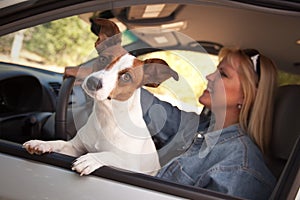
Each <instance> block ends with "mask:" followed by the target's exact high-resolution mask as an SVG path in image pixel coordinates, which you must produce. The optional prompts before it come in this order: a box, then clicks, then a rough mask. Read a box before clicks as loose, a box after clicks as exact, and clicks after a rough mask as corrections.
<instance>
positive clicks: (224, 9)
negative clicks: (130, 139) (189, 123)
mask: <svg viewBox="0 0 300 200" xmlns="http://www.w3.org/2000/svg"><path fill="white" fill-rule="evenodd" d="M0 5H1V6H0V7H1V12H0V16H1V19H0V37H1V39H0V44H1V40H2V42H3V41H4V40H3V37H5V36H6V35H7V34H11V33H14V40H17V39H18V34H21V36H20V37H25V40H26V37H27V38H28V37H31V35H30V34H29V35H28V34H27V35H26V34H25V36H24V32H22V30H23V29H28V28H30V27H35V26H38V25H39V24H46V23H49V22H51V21H55V20H58V19H63V18H68V17H71V16H79V19H80V20H81V21H84V22H85V23H86V24H88V26H87V32H89V33H86V34H87V36H88V38H89V37H90V38H91V41H94V40H95V39H96V36H95V35H93V34H92V33H91V31H90V30H89V28H90V21H89V19H90V17H92V16H100V17H105V18H109V19H113V20H115V21H116V22H118V23H120V24H123V26H125V29H124V30H127V32H126V31H124V34H123V35H124V37H125V38H126V41H127V42H126V43H125V44H124V47H125V48H126V49H127V50H128V51H129V52H130V53H132V54H133V55H136V56H139V57H140V58H145V57H147V56H150V57H151V56H153V55H155V56H156V55H157V54H155V53H161V52H171V53H169V54H172V55H173V56H174V55H175V56H178V57H179V60H180V59H181V60H185V61H187V63H188V64H189V66H190V68H188V69H187V70H185V71H186V72H187V77H186V78H185V81H186V83H187V86H186V87H187V88H188V89H187V90H186V89H183V90H185V91H190V93H191V94H189V95H191V96H195V94H194V91H195V90H194V89H193V88H196V89H197V88H201V87H203V85H205V76H206V74H208V73H210V72H211V71H212V70H214V69H215V67H216V62H217V60H216V59H217V56H216V55H217V54H218V51H219V50H220V49H221V48H222V47H223V46H235V47H241V48H256V49H259V51H261V52H263V53H264V54H266V55H267V56H268V57H270V58H272V59H273V60H274V62H275V63H276V65H277V66H278V68H279V70H280V71H281V76H280V77H282V78H281V79H280V80H281V82H282V84H285V85H291V84H293V85H300V78H299V77H300V68H299V63H300V60H299V59H300V56H299V55H300V35H299V33H300V3H298V2H297V1H272V2H268V1H244V0H236V1H230V0H221V1H214V0H211V1H203V0H189V1H179V0H177V1H176V0H170V1H158V0H149V1H147V2H144V1H130V0H117V1H113V0H95V1H91V0H90V1H89V0H87V1H84V0H66V1H57V0H50V1H39V0H36V1H16V2H14V3H10V1H2V2H0ZM147 6H148V8H147ZM151 6H152V7H151ZM147 9H148V11H149V10H150V11H149V13H147V12H146V11H147ZM151 9H152V10H151ZM155 9H156V11H155ZM153 10H154V11H153ZM157 10H159V11H157ZM74 26H75V25H74ZM80 27H82V26H80ZM83 27H84V26H83ZM45 34H46V33H45ZM52 34H59V32H58V31H57V32H54V33H52ZM89 34H90V35H89ZM16 35H17V36H16ZM82 37H83V38H84V41H83V42H82V43H80V44H77V46H78V49H79V48H80V47H81V48H88V51H89V52H90V53H88V54H84V56H82V58H81V59H78V60H76V59H75V61H76V62H75V61H74V62H71V63H62V64H61V65H65V66H67V65H69V64H70V65H74V66H75V65H81V66H88V65H92V64H93V62H94V59H95V58H96V57H97V56H95V55H94V52H93V51H94V50H93V49H94V46H93V42H90V41H88V38H86V37H84V36H83V35H82ZM23 39H24V38H23ZM45 39H46V36H45ZM52 42H53V43H54V41H52ZM48 43H50V42H48ZM59 43H63V41H58V44H59ZM73 43H75V44H76V42H75V41H72V42H71V43H68V44H69V46H65V47H61V49H64V50H65V49H67V48H68V47H70V49H71V46H72V45H73V46H74V44H73ZM39 44H40V45H42V43H39ZM84 45H87V47H85V46H84ZM2 46H4V45H2ZM75 47H76V46H75ZM15 48H16V49H17V48H18V45H17V44H16V46H15ZM28 48H29V47H28ZM53 48H54V47H53ZM0 50H1V51H2V52H9V53H10V54H9V53H8V54H9V56H11V57H12V58H11V59H10V60H9V62H8V61H7V59H5V58H4V57H3V58H2V57H1V61H2V62H0V123H1V124H0V139H1V141H0V160H1V161H0V163H1V164H0V174H1V186H0V199H99V198H101V199H116V198H126V199H141V198H143V199H238V198H236V197H232V196H228V195H225V194H222V193H218V192H214V191H210V190H206V189H202V188H195V187H190V186H185V185H179V184H175V183H170V182H166V181H163V180H160V179H158V178H155V177H150V176H147V175H143V174H137V173H132V172H126V171H120V170H116V169H113V168H109V167H103V168H100V169H98V170H96V171H95V172H94V173H93V174H92V175H90V176H87V177H79V175H78V174H76V173H75V172H72V171H71V169H70V166H71V164H72V162H73V161H74V159H75V158H73V157H70V156H66V155H62V154H58V153H50V154H45V155H42V156H37V155H30V154H28V153H27V152H26V151H25V149H23V148H22V146H21V144H22V143H23V142H25V141H27V140H30V139H43V140H54V139H61V138H63V139H70V138H71V137H73V136H74V134H76V130H78V129H79V128H80V127H81V126H82V125H83V124H84V123H85V120H86V119H87V117H88V115H89V113H90V106H91V102H92V101H91V100H90V99H89V98H88V97H87V96H86V95H85V94H84V92H83V90H82V89H81V87H80V82H81V81H82V80H76V82H75V86H74V88H71V89H72V90H70V88H67V89H69V90H67V91H65V90H64V88H62V86H66V84H71V85H73V82H69V83H66V80H65V81H64V79H63V78H64V74H63V72H64V68H63V67H54V64H52V66H48V68H47V69H44V68H43V67H44V65H41V64H45V63H44V62H46V61H45V60H43V59H41V57H39V56H37V55H38V53H36V54H34V55H32V54H28V52H26V53H27V54H26V55H25V60H26V64H24V62H21V63H17V62H16V60H18V58H16V59H13V56H15V55H16V56H17V57H20V55H19V54H18V53H19V52H18V51H17V50H16V51H17V52H16V53H15V54H13V53H12V52H13V50H12V49H10V50H6V49H4V48H3V49H0ZM73 51H74V50H73ZM187 52H189V54H187ZM54 54H55V53H54ZM56 54H57V55H55V56H56V57H54V58H59V57H63V56H66V55H64V54H63V51H62V52H61V53H59V52H57V53H56ZM74 54H76V51H74ZM78 54H83V53H82V52H80V53H78ZM147 54H148V55H147ZM167 54H168V53H167ZM160 55H161V54H160ZM202 56H203V58H202ZM78 57H79V56H78ZM23 58H24V57H23ZM66 58H70V57H66ZM171 58H172V59H174V57H171ZM71 59H73V58H70V60H71ZM176 59H177V57H176ZM23 61H24V59H23ZM56 61H57V62H58V60H55V59H54V61H52V63H53V62H54V63H55V62H56ZM176 61H177V60H176ZM47 62H48V61H47ZM50 62H51V61H49V63H50ZM170 62H171V61H170ZM178 62H179V61H178ZM199 63H205V65H204V64H203V65H201V64H199ZM33 64H34V66H35V67H33ZM36 64H38V65H36ZM175 64H176V62H175V63H174V65H175ZM180 65H182V64H181V63H180ZM184 65H186V63H184ZM206 67H207V70H204V68H206ZM49 69H51V70H52V71H49ZM189 70H195V71H194V72H192V71H189ZM201 70H202V71H201ZM183 71H184V70H183ZM189 75H191V76H192V75H196V76H198V77H200V80H199V82H200V81H202V82H203V83H202V85H200V86H199V85H195V86H191V85H192V83H190V82H188V80H189V79H192V78H194V77H192V78H190V76H189ZM192 80H194V79H192ZM192 82H198V81H192ZM173 84H174V83H173V82H169V83H168V84H166V85H165V88H171V89H169V90H170V92H169V93H181V91H177V90H176V89H174V88H172V85H173ZM180 84H181V85H183V84H184V83H180ZM175 87H178V85H177V86H175ZM62 91H63V92H62ZM59 92H60V93H65V94H70V98H68V99H67V100H66V98H65V97H66V96H63V97H60V95H59ZM153 92H154V93H155V92H157V93H158V94H157V95H158V96H159V94H160V92H161V91H153ZM197 92H201V89H200V90H199V91H197ZM186 95H187V94H186V93H183V96H186ZM197 95H199V94H196V96H197ZM160 97H161V98H166V99H167V101H172V100H171V99H170V98H168V97H166V96H160ZM177 98H178V99H179V101H177V100H175V101H174V102H171V103H174V104H175V105H177V106H179V107H180V106H182V109H187V110H188V111H194V112H197V113H200V112H201V109H202V107H201V105H199V104H198V103H197V102H195V99H194V100H191V101H187V104H189V105H186V104H185V103H178V102H181V100H182V98H183V99H184V97H181V96H177ZM62 101H63V102H62ZM191 102H192V103H191ZM176 103H177V104H176ZM62 105H63V106H62ZM191 105H192V106H191ZM296 107H297V109H298V108H299V103H298V104H296ZM64 109H66V110H64ZM297 109H296V108H295V110H297ZM58 111H59V112H61V113H60V114H58ZM65 114H67V115H65ZM58 115H59V117H62V118H63V119H64V120H66V121H60V120H61V118H60V119H57V116H58ZM298 119H299V116H298V117H296V118H294V119H293V120H296V121H297V120H298ZM59 123H61V124H63V125H65V124H66V127H64V128H65V129H63V130H64V132H66V133H67V134H66V135H63V136H62V135H60V134H57V130H58V129H59V128H57V124H59ZM296 130H298V129H296ZM292 134H293V133H292ZM297 137H299V132H296V133H295V134H293V135H292V140H293V142H292V143H290V144H291V145H290V150H289V154H288V155H287V157H288V158H289V160H288V161H287V160H285V161H284V162H286V161H287V164H286V163H284V164H285V168H284V170H283V172H281V171H280V174H279V175H278V183H277V185H276V188H275V189H274V192H273V194H272V196H271V197H270V198H272V199H297V198H299V196H300V194H299V193H300V192H298V191H299V185H300V183H299V180H300V178H299V174H300V173H299V160H300V159H299V141H298V143H297V142H295V140H296V139H297ZM294 138H295V139H294ZM293 146H295V147H294V148H292V147H293ZM172 148H174V149H177V147H174V146H173V147H172ZM171 150H172V149H171ZM184 150H185V148H183V149H181V150H180V151H178V152H175V153H174V155H172V156H175V154H179V153H180V152H182V151H184ZM168 151H170V150H168ZM174 151H175V150H174ZM162 154H163V152H162ZM281 170H282V169H281Z"/></svg>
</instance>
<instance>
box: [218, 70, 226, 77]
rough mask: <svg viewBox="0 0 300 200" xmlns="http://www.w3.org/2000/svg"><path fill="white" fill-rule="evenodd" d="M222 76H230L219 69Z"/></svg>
mask: <svg viewBox="0 0 300 200" xmlns="http://www.w3.org/2000/svg"><path fill="white" fill-rule="evenodd" d="M219 72H220V74H221V76H222V77H228V76H227V74H225V73H224V72H223V71H219Z"/></svg>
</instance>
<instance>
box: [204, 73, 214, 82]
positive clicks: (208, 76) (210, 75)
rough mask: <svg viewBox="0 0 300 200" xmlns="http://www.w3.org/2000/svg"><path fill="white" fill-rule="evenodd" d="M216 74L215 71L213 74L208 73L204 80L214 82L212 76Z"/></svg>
mask: <svg viewBox="0 0 300 200" xmlns="http://www.w3.org/2000/svg"><path fill="white" fill-rule="evenodd" d="M215 73H216V71H215V72H213V73H210V74H208V75H206V77H205V78H206V80H208V81H213V80H214V74H215Z"/></svg>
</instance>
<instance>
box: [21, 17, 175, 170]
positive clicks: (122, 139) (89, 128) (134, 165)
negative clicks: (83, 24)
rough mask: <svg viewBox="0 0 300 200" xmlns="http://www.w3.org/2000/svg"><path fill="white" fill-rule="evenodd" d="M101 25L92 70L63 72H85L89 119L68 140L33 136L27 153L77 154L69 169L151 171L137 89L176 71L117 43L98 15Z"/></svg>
mask: <svg viewBox="0 0 300 200" xmlns="http://www.w3.org/2000/svg"><path fill="white" fill-rule="evenodd" d="M94 22H95V23H96V24H97V25H98V26H99V27H101V29H100V31H99V35H98V40H97V42H96V49H97V51H98V53H99V58H98V62H97V64H96V65H94V66H93V69H85V70H82V71H81V72H80V73H79V71H80V70H79V71H78V69H79V68H72V69H69V71H68V72H67V75H75V74H77V76H87V77H86V78H85V80H84V82H83V84H82V87H83V89H84V90H85V92H86V93H87V94H88V95H89V96H91V97H93V98H94V99H95V103H94V108H93V111H92V113H91V115H90V117H89V119H88V121H87V123H86V124H85V125H84V126H83V127H82V128H81V129H80V130H79V131H78V133H77V134H76V136H75V137H74V138H73V139H71V140H70V141H62V140H56V141H41V140H31V141H28V142H25V143H24V145H23V146H24V147H25V148H26V149H27V151H28V152H30V153H32V154H33V153H35V154H41V153H45V152H52V151H53V152H58V153H63V154H68V155H71V156H75V157H79V158H77V159H76V160H75V162H74V164H73V166H72V169H73V170H76V171H77V172H79V173H80V174H81V175H87V174H90V173H91V172H93V171H94V170H96V169H98V168H99V167H101V166H104V165H106V166H113V167H117V168H120V169H125V170H129V171H134V172H140V173H146V174H150V175H155V174H156V172H157V171H158V170H159V169H160V163H159V158H158V154H157V151H156V149H155V145H154V143H153V141H152V139H151V135H150V133H149V131H148V129H147V126H146V124H145V122H144V120H143V116H142V107H141V101H140V91H141V89H140V87H141V86H143V85H147V86H152V87H157V86H158V85H159V84H160V83H161V82H163V81H165V80H167V79H169V78H170V77H173V78H174V79H175V80H178V74H177V73H176V72H175V71H173V70H172V69H171V68H170V67H169V66H168V65H167V63H166V62H165V61H163V60H161V59H147V60H145V61H141V60H139V59H137V58H136V57H134V56H132V55H130V54H129V53H128V52H127V51H126V50H125V49H124V48H122V46H121V35H120V31H119V29H118V27H117V26H116V24H115V23H113V22H112V21H109V20H106V19H96V20H95V21H94Z"/></svg>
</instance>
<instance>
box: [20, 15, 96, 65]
mask: <svg viewBox="0 0 300 200" xmlns="http://www.w3.org/2000/svg"><path fill="white" fill-rule="evenodd" d="M96 38H97V37H96V36H95V35H94V34H93V33H91V31H90V25H89V24H88V23H86V22H84V21H83V20H81V19H80V18H78V17H76V16H74V17H69V18H65V19H60V20H56V21H52V22H49V23H45V24H42V25H39V26H36V27H33V28H29V29H27V30H26V32H25V34H24V48H25V49H26V50H28V51H30V52H32V53H35V54H37V55H39V56H41V57H42V58H43V59H44V61H45V62H46V63H47V64H54V65H60V66H67V65H78V64H79V63H82V62H84V61H87V58H88V56H89V54H91V53H92V51H93V50H94V42H95V41H96Z"/></svg>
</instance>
